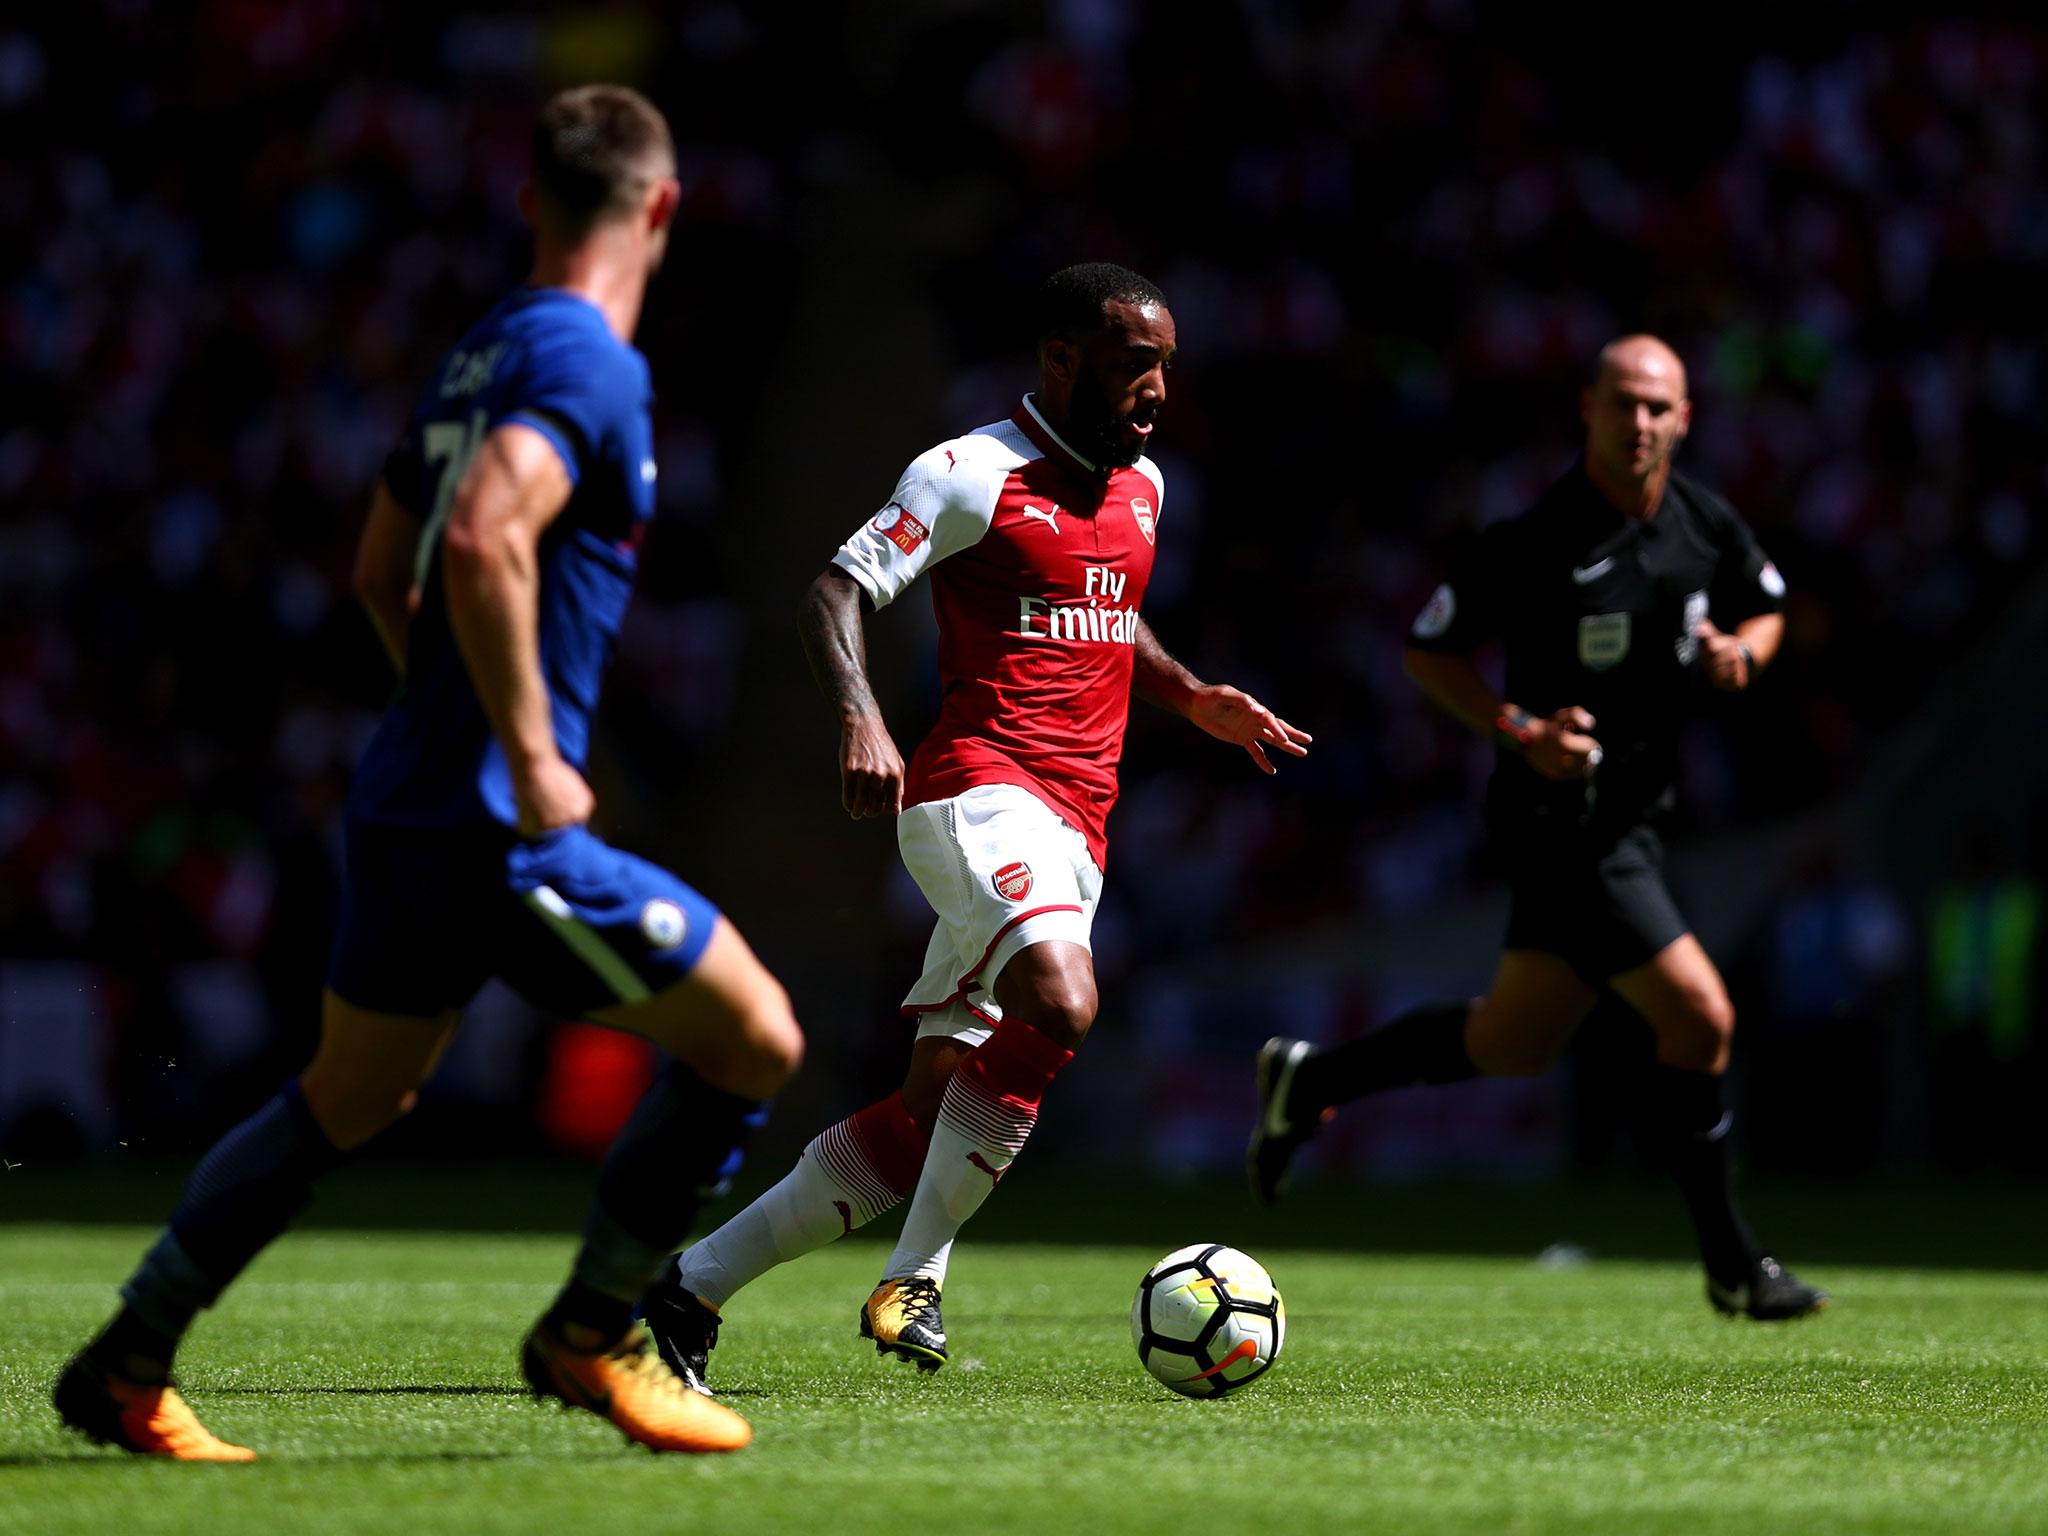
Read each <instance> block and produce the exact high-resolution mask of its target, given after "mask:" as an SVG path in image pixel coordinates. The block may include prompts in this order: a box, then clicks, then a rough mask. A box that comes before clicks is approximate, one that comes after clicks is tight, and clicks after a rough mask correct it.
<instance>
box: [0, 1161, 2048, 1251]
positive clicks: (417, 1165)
mask: <svg viewBox="0 0 2048 1536" xmlns="http://www.w3.org/2000/svg"><path fill="white" fill-rule="evenodd" d="M185 1172H186V1166H185V1165H184V1164H182V1163H155V1164H151V1163H147V1162H144V1161H142V1160H139V1159H122V1160H119V1161H113V1162H106V1163H74V1164H41V1165H30V1166H28V1167H16V1168H15V1169H13V1170H12V1171H10V1172H9V1173H7V1174H6V1176H5V1178H4V1182H0V1239H4V1233H5V1226H6V1224H9V1223H16V1222H39V1223H40V1222H51V1223H61V1224H64V1225H79V1224H107V1225H114V1224H119V1225H124V1226H139V1227H153V1226H155V1225H157V1224H159V1223H160V1222H161V1221H162V1220H163V1219H164V1217H165V1215H166V1214H168V1212H169V1211H170V1209H171V1207H172V1206H173V1205H174V1204H175V1203H176V1201H177V1196H178V1191H179V1188H180V1186H181V1184H182V1182H183V1179H184V1175H185ZM777 1172H779V1169H775V1168H765V1169H756V1170H753V1182H752V1183H751V1184H749V1185H744V1186H742V1187H741V1188H740V1189H738V1190H736V1191H735V1192H734V1193H733V1194H732V1195H730V1196H728V1197H727V1198H726V1199H724V1200H722V1201H719V1202H717V1203H715V1204H713V1205H712V1206H710V1207H709V1208H707V1210H706V1211H705V1213H704V1216H703V1218H702V1219H701V1220H700V1222H699V1224H698V1230H700V1231H701V1230H704V1229H705V1227H706V1226H708V1225H710V1224H714V1223H716V1222H717V1221H719V1220H722V1219H723V1218H724V1217H725V1216H726V1215H729V1214H730V1213H731V1212H733V1211H734V1210H737V1209H738V1208H739V1206H740V1205H741V1204H742V1203H744V1202H745V1201H746V1200H748V1199H751V1198H752V1196H753V1195H754V1194H755V1193H757V1192H758V1190H759V1189H760V1188H761V1187H762V1186H763V1185H765V1183H766V1182H767V1181H768V1180H769V1179H771V1178H772V1177H774V1175H775V1174H776V1173H777ZM592 1177H593V1170H592V1169H591V1168H590V1167H588V1166H587V1165H580V1164H574V1163H568V1162H562V1161H547V1160H538V1159H529V1160H524V1161H483V1160H477V1161H468V1162H464V1161H452V1162H451V1161H446V1160H443V1161H437V1162H432V1163H425V1162H417V1161H410V1160H400V1159H378V1158H371V1159H366V1160H365V1161H364V1162H362V1163H360V1164H357V1165H353V1166H351V1167H349V1168H346V1169H343V1170H342V1171H341V1172H339V1173H337V1174H335V1175H334V1176H333V1177H332V1178H331V1179H329V1180H328V1181H327V1182H326V1183H325V1184H324V1185H323V1186H322V1188H321V1191H320V1195H319V1198H318V1199H317V1200H316V1201H315V1202H314V1204H313V1206H312V1207H311V1209H310V1210H308V1212H307V1213H306V1216H305V1217H304V1218H303V1220H302V1221H301V1222H300V1227H301V1229H303V1230H323V1229H324V1230H336V1229H354V1230H369V1231H383V1232H400V1233H403V1232H449V1233H461V1232H479V1233H527V1234H531V1235H534V1236H541V1237H547V1238H549V1239H559V1240H560V1241H561V1242H562V1243H563V1244H564V1245H565V1249H566V1245H567V1244H568V1243H569V1242H570V1241H571V1239H572V1237H573V1234H574V1233H575V1232H576V1231H577V1230H578V1228H579V1227H580V1226H581V1225H582V1221H583V1214H584V1207H585V1203H586V1202H587V1201H588V1199H589V1196H590V1187H591V1182H592ZM2043 1194H2044V1190H2043V1187H2042V1185H2041V1183H2040V1182H2038V1181H2033V1182H2029V1181H2025V1180H2021V1179H2017V1178H2011V1177H2006V1178H1977V1179H1973V1180H1970V1181H1968V1182H1962V1181H1941V1180H1936V1179H1930V1178H1895V1177H1890V1176H1887V1177H1882V1178H1879V1177H1873V1178H1869V1179H1861V1180H1840V1181H1831V1182H1787V1181H1766V1180H1763V1179H1756V1180H1750V1181H1746V1182H1745V1185H1744V1189H1743V1197H1744V1204H1745V1207H1746V1208H1747V1211H1748V1213H1749V1215H1750V1217H1751V1221H1752V1225H1753V1226H1754V1227H1755V1228H1756V1230H1757V1233H1758V1236H1759V1237H1760V1238H1761V1239H1762V1241H1763V1242H1764V1244H1765V1245H1766V1247H1767V1248H1769V1249H1770V1250H1771V1251H1772V1252H1775V1253H1777V1254H1779V1255H1780V1256H1782V1257H1783V1258H1785V1259H1786V1260H1787V1262H1789V1263H1791V1264H1793V1265H1794V1266H1795V1267H1802V1268H1811V1267H1817V1266H1821V1265H1825V1264H1859V1265H1878V1266H1892V1267H1910V1268H1929V1269H2000V1270H2023V1271H2038V1270H2048V1224H2043V1223H2039V1222H2032V1221H2027V1220H2023V1219H2019V1216H2020V1213H2022V1212H2027V1211H2035V1210H2039V1209H2040V1206H2041V1201H2042V1198H2043ZM895 1229H896V1223H895V1221H894V1220H892V1219H890V1218H887V1217H885V1218H883V1219H882V1220H881V1221H879V1222H877V1223H875V1224H874V1226H873V1227H871V1228H868V1229H866V1230H864V1231H862V1232H859V1233H856V1234H854V1236H853V1237H852V1238H850V1239H848V1241H850V1242H855V1243H874V1244H876V1245H878V1246H879V1245H882V1244H885V1243H887V1242H889V1241H891V1240H893V1237H894V1233H895ZM968 1238H969V1240H970V1241H972V1242H973V1243H975V1244H977V1245H980V1244H987V1243H1040V1244H1053V1245H1087V1246H1091V1247H1099V1246H1102V1245H1103V1244H1105V1243H1114V1244H1118V1245H1127V1246H1131V1247H1135V1248H1141V1249H1149V1248H1157V1249H1158V1250H1159V1251H1160V1252H1165V1251H1167V1250H1168V1249H1170V1248H1175V1247H1179V1246H1181V1245H1182V1244H1183V1243H1187V1242H1193V1241H1197V1240H1209V1239H1213V1240H1216V1241H1227V1242H1231V1243H1233V1244H1236V1245H1237V1246H1239V1247H1247V1248H1252V1249H1254V1250H1255V1251H1256V1250H1261V1249H1264V1250H1271V1249H1281V1248H1305V1249H1311V1250H1317V1251H1325V1252H1355V1253H1360V1254H1397V1253H1399V1254H1430V1253H1440V1254H1452V1255H1477V1256H1485V1255H1491V1256H1507V1257H1513V1256H1526V1257H1531V1258H1533V1257H1534V1256H1535V1255H1536V1254H1538V1253H1540V1252H1541V1251H1543V1250H1544V1249H1545V1248H1547V1247H1549V1246H1551V1245H1552V1244H1556V1243H1565V1244H1570V1245H1572V1246H1574V1247H1576V1248H1580V1249H1583V1250H1585V1251H1586V1252H1588V1253H1589V1254H1590V1255H1591V1256H1592V1257H1594V1258H1596V1259H1653V1260H1655V1259H1662V1260H1678V1261H1687V1262H1689V1261H1691V1260H1692V1259H1693V1257H1694V1253H1693V1248H1692V1240H1691V1234H1690V1231H1689V1230H1688V1228H1687V1225H1686V1222H1685V1218H1684V1215H1683V1212H1682V1210H1681V1209H1680V1206H1679V1203H1678V1198H1677V1195H1676V1193H1675V1192H1674V1191H1672V1190H1671V1189H1670V1188H1669V1186H1667V1185H1665V1184H1664V1183H1662V1182H1661V1181H1658V1180H1654V1179H1649V1178H1640V1179H1636V1178H1632V1179H1604V1178H1603V1179H1589V1178H1584V1177H1572V1176H1565V1177H1560V1178H1556V1179H1546V1180H1541V1181H1532V1182H1524V1183H1519V1184H1478V1183H1432V1184H1381V1183H1366V1182H1362V1181H1361V1182H1350V1183H1340V1182H1335V1181H1317V1180H1313V1179H1309V1180H1304V1181H1303V1184H1302V1187H1301V1188H1300V1189H1299V1190H1297V1191H1295V1192H1293V1193H1291V1194H1290V1195H1289V1197H1288V1198H1287V1200H1286V1201H1284V1202H1283V1203H1282V1204H1280V1205H1279V1206H1277V1207H1262V1206H1259V1205H1256V1204H1254V1203H1253V1202H1252V1200H1251V1198H1250V1196H1249V1194H1248V1193H1247V1192H1246V1190H1245V1188H1244V1185H1243V1183H1242V1182H1241V1181H1240V1180H1238V1179H1236V1178H1221V1177H1218V1178H1202V1179H1195V1180H1189V1181H1185V1182H1173V1181H1164V1180H1156V1179H1154V1180H1145V1179H1141V1178H1137V1177H1120V1178H1107V1179H1106V1178H1104V1177H1103V1176H1102V1175H1101V1172H1100V1170H1094V1169H1087V1168H1080V1167H1063V1166H1061V1165H1060V1164H1058V1163H1057V1162H1056V1161H1054V1160H1051V1159H1046V1160H1042V1161H1039V1162H1030V1161H1027V1162H1026V1163H1025V1164H1024V1165H1022V1166H1021V1167H1020V1168H1019V1170H1018V1172H1017V1174H1016V1175H1015V1176H1014V1177H1011V1178H1006V1179H1005V1180H1004V1181H1003V1188H1002V1192H1001V1195H1000V1196H999V1197H998V1198H996V1199H994V1200H991V1201H990V1202H989V1203H988V1204H987V1206H985V1207H984V1208H983V1210H982V1212H981V1213H980V1214H979V1215H978V1216H977V1217H976V1218H975V1221H974V1224H973V1227H972V1228H971V1229H970V1232H969V1234H968Z"/></svg>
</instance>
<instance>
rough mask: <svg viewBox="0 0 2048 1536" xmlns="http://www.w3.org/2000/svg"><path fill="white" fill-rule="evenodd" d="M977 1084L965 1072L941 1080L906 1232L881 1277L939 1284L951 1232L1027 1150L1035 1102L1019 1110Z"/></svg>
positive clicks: (1035, 1114) (950, 1246)
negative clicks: (936, 1118) (940, 1095)
mask: <svg viewBox="0 0 2048 1536" xmlns="http://www.w3.org/2000/svg"><path fill="white" fill-rule="evenodd" d="M975 1087H976V1085H975V1084H974V1083H973V1082H972V1080H971V1079H970V1078H969V1077H968V1075H967V1074H965V1073H962V1072H955V1073H954V1074H953V1079H952V1081H951V1082H949V1083H947V1084H946V1096H945V1098H944V1099H943V1100H941V1101H940V1104H939V1123H938V1124H937V1125H936V1126H935V1127H933V1129H932V1144H931V1150H930V1151H928V1152H926V1153H925V1157H924V1171H923V1173H921V1174H920V1175H919V1176H918V1180H917V1192H916V1194H914V1195H912V1196H911V1200H910V1212H909V1214H908V1215H906V1216H905V1217H904V1218H903V1235H902V1236H901V1237H900V1238H898V1239H897V1242H896V1251H895V1252H894V1253H892V1254H890V1255H889V1265H888V1268H886V1269H884V1270H883V1271H882V1278H883V1279H884V1280H904V1279H908V1278H909V1277H910V1276H912V1275H922V1276H924V1277H926V1278H927V1279H931V1280H937V1281H939V1282H941V1283H942V1284H943V1283H944V1281H945V1278H946V1263H947V1261H948V1259H950V1258H951V1257H952V1252H953V1239H954V1237H955V1236H957V1235H958V1233H959V1231H960V1228H961V1227H962V1226H964V1225H965V1224H966V1222H967V1218H968V1217H970V1216H972V1215H973V1214H974V1213H975V1212H976V1211H978V1210H980V1209H981V1203H982V1201H984V1200H986V1199H987V1198H988V1197H989V1195H990V1193H991V1192H992V1191H993V1190H994V1189H995V1187H996V1182H997V1180H999V1179H1001V1178H1002V1176H1003V1173H1004V1171H1005V1170H1006V1169H1008V1168H1009V1166H1010V1164H1011V1163H1012V1162H1013V1161H1015V1159H1016V1156H1017V1154H1018V1153H1019V1152H1021V1151H1022V1150H1023V1149H1024V1142H1025V1139H1026V1138H1027V1137H1028V1136H1029V1135H1030V1134H1031V1127H1032V1125H1033V1124H1034V1123H1035V1122H1036V1120H1037V1119H1038V1107H1037V1105H1036V1104H1033V1105H1031V1106H1030V1107H1029V1108H1028V1109H1024V1108H1021V1107H1020V1106H1018V1105H1017V1104H1016V1103H1015V1102H1013V1101H1008V1102H1006V1101H1004V1100H1000V1099H994V1098H991V1097H989V1096H988V1095H986V1094H985V1093H982V1092H977V1091H975Z"/></svg>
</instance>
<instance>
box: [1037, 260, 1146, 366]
mask: <svg viewBox="0 0 2048 1536" xmlns="http://www.w3.org/2000/svg"><path fill="white" fill-rule="evenodd" d="M1111 304H1157V305H1159V306H1160V307H1161V308H1164V307H1165V306H1166V295H1165V294H1163V293H1161V292H1160V291H1159V285H1158V284H1157V283H1154V282H1153V281H1152V280H1151V279H1149V278H1144V277H1140V276H1139V275H1138V274H1137V273H1135V272H1133V271H1132V270H1131V269H1130V268H1129V267H1120V266H1118V265H1117V264H1116V263H1115V262H1113V261H1084V262H1082V263H1080V264H1079V265H1078V266H1072V267H1062V268H1060V270H1059V271H1057V272H1055V273H1053V275H1052V276H1051V277H1048V278H1047V279H1046V280H1045V281H1044V282H1043V283H1041V284H1039V286H1038V300H1037V304H1036V306H1035V309H1034V312H1033V315H1032V336H1033V337H1034V338H1035V339H1036V340H1037V342H1038V343H1039V345H1040V346H1043V345H1044V344H1045V343H1046V342H1048V341H1053V340H1056V339H1058V338H1060V337H1064V336H1072V335H1075V334H1076V333H1078V332H1082V331H1093V330H1099V329H1100V328H1101V326H1102V324H1103V311H1104V310H1105V309H1106V308H1107V307H1108V306H1109V305H1111Z"/></svg>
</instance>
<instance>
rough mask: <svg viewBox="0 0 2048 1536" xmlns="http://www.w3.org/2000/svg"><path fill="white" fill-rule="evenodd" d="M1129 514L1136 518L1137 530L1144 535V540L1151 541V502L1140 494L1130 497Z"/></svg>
mask: <svg viewBox="0 0 2048 1536" xmlns="http://www.w3.org/2000/svg"><path fill="white" fill-rule="evenodd" d="M1131 516H1133V517H1135V518H1136V519H1137V520H1138V532H1140V533H1142V534H1143V535H1145V542H1146V543H1147V544H1150V543H1151V542H1152V522H1153V518H1152V503H1151V502H1149V501H1147V500H1146V499H1145V498H1144V497H1142V496H1133V497H1132V498H1131Z"/></svg>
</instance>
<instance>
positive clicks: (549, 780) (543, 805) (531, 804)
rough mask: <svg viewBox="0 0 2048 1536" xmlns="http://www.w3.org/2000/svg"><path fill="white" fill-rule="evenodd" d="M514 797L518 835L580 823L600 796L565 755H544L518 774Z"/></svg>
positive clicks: (536, 834)
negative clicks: (516, 807)
mask: <svg viewBox="0 0 2048 1536" xmlns="http://www.w3.org/2000/svg"><path fill="white" fill-rule="evenodd" d="M512 798H513V800H514V801H515V802H516V803H517V805H518V807H519V835H520V836H521V837H545V836H546V835H547V834H548V833H550V832H559V831H560V830H561V829H562V828H563V827H574V826H580V825H581V824H582V823H584V822H586V821H588V820H590V814H591V812H593V811H595V810H596V809H597V796H596V795H594V794H592V793H591V792H590V785H589V784H588V783H586V782H585V780H584V778H583V775H582V774H580V773H578V772H577V771H576V770H575V769H574V768H572V767H570V766H569V763H568V761H567V760H566V759H564V758H562V757H559V756H556V757H545V758H542V759H540V760H539V761H538V762H536V763H534V764H533V766H531V767H530V768H528V769H526V770H525V771H524V772H522V773H519V774H517V775H515V777H514V780H513V785H512Z"/></svg>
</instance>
